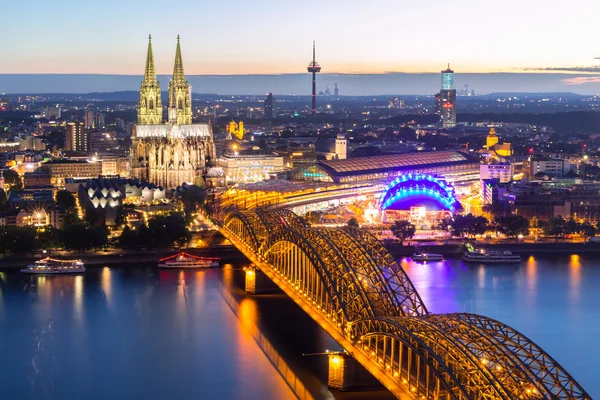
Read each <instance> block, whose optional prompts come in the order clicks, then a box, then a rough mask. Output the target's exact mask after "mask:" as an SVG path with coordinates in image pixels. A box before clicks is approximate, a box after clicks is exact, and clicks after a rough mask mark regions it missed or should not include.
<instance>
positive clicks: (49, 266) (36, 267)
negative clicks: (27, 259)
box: [21, 257, 85, 275]
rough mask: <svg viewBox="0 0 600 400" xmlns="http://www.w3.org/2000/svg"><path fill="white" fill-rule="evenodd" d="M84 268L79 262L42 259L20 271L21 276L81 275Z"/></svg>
mask: <svg viewBox="0 0 600 400" xmlns="http://www.w3.org/2000/svg"><path fill="white" fill-rule="evenodd" d="M84 272H85V267H84V266H83V262H82V261H81V260H54V259H52V258H50V257H47V258H43V259H41V260H38V261H36V262H35V263H33V264H31V265H28V266H27V268H23V269H21V273H23V274H40V275H48V274H49V275H57V274H82V273H84Z"/></svg>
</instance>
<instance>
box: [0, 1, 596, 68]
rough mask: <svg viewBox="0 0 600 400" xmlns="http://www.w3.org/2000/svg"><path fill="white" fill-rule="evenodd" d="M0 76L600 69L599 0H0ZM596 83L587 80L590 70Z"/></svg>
mask: <svg viewBox="0 0 600 400" xmlns="http://www.w3.org/2000/svg"><path fill="white" fill-rule="evenodd" d="M1 3H2V10H3V14H4V18H3V32H4V39H3V43H2V46H0V60H1V61H0V73H100V74H140V73H142V72H143V64H144V60H145V52H146V43H147V36H148V34H149V33H151V34H152V37H153V45H154V55H155V60H156V64H157V69H158V72H159V73H162V74H167V73H170V72H171V71H172V65H173V58H174V53H175V43H176V39H175V38H176V36H177V34H180V35H181V44H182V51H183V58H184V64H185V72H186V74H273V73H297V72H305V71H306V64H307V63H308V61H309V60H310V58H311V43H312V40H313V39H315V40H316V41H317V60H318V61H319V62H320V63H321V65H322V66H323V72H329V73H384V72H390V71H397V72H439V71H440V69H442V67H444V66H445V65H446V64H447V63H448V62H449V63H451V65H452V67H453V69H455V70H456V71H460V72H519V71H524V70H527V71H529V72H531V71H537V70H540V71H542V70H544V69H548V70H551V71H554V72H571V71H572V72H577V73H579V74H580V75H583V76H585V74H586V73H590V72H600V66H598V65H600V60H595V59H594V57H595V56H599V55H600V45H598V44H597V43H598V37H599V36H600V34H598V26H599V24H600V23H599V22H598V16H599V15H600V2H599V1H597V0H571V1H563V0H545V1H542V0H540V1H538V0H504V1H488V0H454V1H448V0H446V1H440V0H420V1H417V0H371V1H359V0H320V1H315V0H302V1H291V0H252V1H248V0H211V1H206V0H171V1H154V0H146V1H138V0H127V1H124V0H121V1H116V0H102V1H82V0H56V1H40V2H35V3H34V2H31V1H9V0H2V1H1ZM592 79H595V78H592Z"/></svg>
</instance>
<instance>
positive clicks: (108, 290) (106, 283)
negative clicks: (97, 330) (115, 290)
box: [100, 267, 112, 309]
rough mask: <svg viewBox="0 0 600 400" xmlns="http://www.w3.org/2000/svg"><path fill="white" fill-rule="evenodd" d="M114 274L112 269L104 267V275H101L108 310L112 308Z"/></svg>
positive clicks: (101, 284)
mask: <svg viewBox="0 0 600 400" xmlns="http://www.w3.org/2000/svg"><path fill="white" fill-rule="evenodd" d="M111 274H112V272H111V270H110V268H108V267H104V268H102V273H101V274H100V286H101V287H102V292H103V293H104V298H105V299H106V307H107V308H108V309H111V308H112V276H111Z"/></svg>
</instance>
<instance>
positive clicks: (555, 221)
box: [543, 215, 566, 240]
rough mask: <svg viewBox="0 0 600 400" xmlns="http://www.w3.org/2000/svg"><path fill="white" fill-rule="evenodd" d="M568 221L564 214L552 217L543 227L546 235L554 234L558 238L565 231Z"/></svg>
mask: <svg viewBox="0 0 600 400" xmlns="http://www.w3.org/2000/svg"><path fill="white" fill-rule="evenodd" d="M565 224H566V221H565V219H564V218H563V217H562V216H560V215H559V216H558V217H550V218H548V221H547V222H546V224H545V225H544V227H543V230H544V235H546V236H554V238H555V239H557V240H558V237H559V236H561V235H564V233H565Z"/></svg>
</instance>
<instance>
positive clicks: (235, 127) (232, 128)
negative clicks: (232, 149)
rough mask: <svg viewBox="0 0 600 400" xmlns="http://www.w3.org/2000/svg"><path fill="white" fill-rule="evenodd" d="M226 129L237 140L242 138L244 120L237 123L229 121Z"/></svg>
mask: <svg viewBox="0 0 600 400" xmlns="http://www.w3.org/2000/svg"><path fill="white" fill-rule="evenodd" d="M227 131H228V133H229V134H230V135H231V137H236V138H238V139H239V140H242V138H243V137H244V121H240V122H239V123H237V122H235V121H231V122H229V125H228V129H227Z"/></svg>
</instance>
